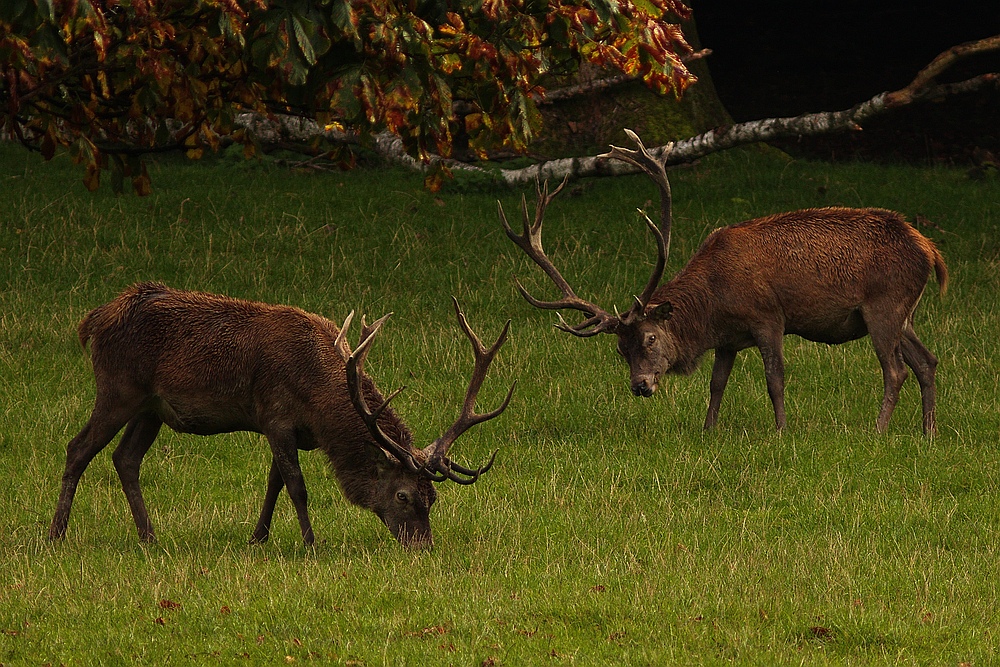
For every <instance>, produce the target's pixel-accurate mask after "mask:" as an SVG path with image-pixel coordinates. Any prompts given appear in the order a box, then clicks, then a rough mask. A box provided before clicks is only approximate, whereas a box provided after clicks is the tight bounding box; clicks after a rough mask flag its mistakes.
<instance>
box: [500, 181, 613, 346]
mask: <svg viewBox="0 0 1000 667" xmlns="http://www.w3.org/2000/svg"><path fill="white" fill-rule="evenodd" d="M568 179H569V177H567V178H565V179H563V182H562V183H561V184H560V185H559V187H558V188H556V189H555V191H554V192H553V193H552V194H549V184H548V183H547V182H546V183H544V184H539V183H538V181H535V194H536V196H537V200H536V203H535V219H534V221H533V222H532V220H531V217H530V216H529V214H528V202H527V200H526V199H525V198H524V197H523V196H522V197H521V212H522V216H523V218H524V232H523V233H522V234H521V235H518V234H516V233H515V232H514V230H513V229H511V226H510V223H508V222H507V216H506V215H505V214H504V211H503V205H501V204H500V202H499V201H498V202H497V211H498V212H499V214H500V223H501V224H502V225H503V229H504V231H505V232H506V233H507V236H508V237H509V238H510V240H511V241H513V242H514V243H515V244H516V245H517V247H519V248H520V249H521V250H523V251H524V253H525V254H526V255H527V256H528V257H530V258H531V259H532V260H533V261H534V262H535V264H537V265H538V266H539V267H541V269H542V271H544V272H545V274H546V275H547V276H548V277H549V278H550V279H551V280H552V282H553V283H555V285H556V287H558V288H559V291H560V292H562V294H563V298H562V299H559V300H557V301H541V300H539V299H536V298H535V297H533V296H531V294H529V293H528V290H526V289H525V288H524V286H523V285H522V284H521V281H520V280H518V279H517V278H516V277H515V278H514V281H515V282H516V283H517V288H518V289H519V290H520V291H521V296H523V297H524V299H525V300H526V301H527V302H528V303H530V304H531V305H532V306H534V307H535V308H544V309H546V310H559V309H561V308H569V309H571V310H578V311H580V312H581V313H583V314H585V315H586V316H587V319H586V320H584V321H583V322H581V323H580V324H577V325H570V324H569V323H567V322H566V320H564V319H562V316H561V315H560V316H559V324H557V325H556V327H558V328H559V329H561V330H563V331H566V332H568V333H571V334H573V335H575V336H580V337H587V336H593V335H595V334H599V333H601V332H603V331H609V330H612V329H613V328H614V327H615V326H616V325H617V321H618V318H617V317H615V316H614V315H612V314H611V313H609V312H607V311H605V310H604V309H602V308H601V307H600V306H598V305H597V304H594V303H591V302H590V301H586V300H584V299H581V298H580V297H578V296H577V295H576V293H575V292H574V291H573V288H572V287H570V285H569V283H568V282H566V279H565V278H563V277H562V274H560V273H559V270H558V269H556V267H555V265H554V264H552V261H551V260H550V259H549V258H548V257H547V256H546V255H545V250H544V249H543V248H542V220H543V218H544V217H545V209H546V207H547V206H548V205H549V203H551V202H552V200H553V199H555V196H556V195H557V194H559V192H561V191H562V189H563V187H565V185H566V182H567V180H568Z"/></svg>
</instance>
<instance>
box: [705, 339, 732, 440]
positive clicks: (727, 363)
mask: <svg viewBox="0 0 1000 667" xmlns="http://www.w3.org/2000/svg"><path fill="white" fill-rule="evenodd" d="M735 361H736V350H731V349H727V348H717V349H716V350H715V363H714V364H712V381H711V383H710V384H709V399H708V414H707V415H705V428H706V429H709V428H712V427H713V426H715V423H716V422H717V421H718V419H719V406H720V405H721V404H722V393H723V392H724V391H725V390H726V385H727V384H728V383H729V374H730V373H732V372H733V363H734V362H735Z"/></svg>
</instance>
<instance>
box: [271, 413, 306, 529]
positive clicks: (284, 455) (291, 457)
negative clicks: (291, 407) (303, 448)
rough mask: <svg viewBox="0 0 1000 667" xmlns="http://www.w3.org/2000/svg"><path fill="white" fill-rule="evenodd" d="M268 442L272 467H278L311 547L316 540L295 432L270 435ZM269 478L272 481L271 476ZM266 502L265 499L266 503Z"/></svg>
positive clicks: (283, 431)
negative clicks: (310, 520) (307, 504)
mask: <svg viewBox="0 0 1000 667" xmlns="http://www.w3.org/2000/svg"><path fill="white" fill-rule="evenodd" d="M267 440H268V442H269V443H271V456H272V457H273V458H272V467H274V466H277V468H278V472H279V473H280V474H281V479H282V480H283V481H284V482H285V487H286V488H287V489H288V495H289V496H291V498H292V504H293V505H294V506H295V514H296V515H298V518H299V528H300V529H301V530H302V541H303V542H305V543H306V545H307V546H308V545H311V544H312V543H313V542H314V540H315V538H314V537H313V529H312V524H311V523H310V522H309V512H308V510H307V509H306V500H307V495H306V481H305V478H304V477H303V476H302V468H300V467H299V450H298V446H297V444H296V441H295V431H294V429H287V430H282V431H278V432H272V433H268V434H267ZM268 478H269V479H270V475H268ZM270 488H271V483H270V481H269V482H268V489H269V490H270ZM279 490H280V489H279ZM275 495H277V494H275ZM266 500H267V499H266V498H265V503H266ZM265 509H266V506H265Z"/></svg>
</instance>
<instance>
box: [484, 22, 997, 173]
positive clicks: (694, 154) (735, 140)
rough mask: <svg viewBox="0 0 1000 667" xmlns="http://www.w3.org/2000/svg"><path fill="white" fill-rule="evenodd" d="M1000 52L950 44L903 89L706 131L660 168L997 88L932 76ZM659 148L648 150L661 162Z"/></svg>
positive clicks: (550, 164) (582, 162) (600, 165)
mask: <svg viewBox="0 0 1000 667" xmlns="http://www.w3.org/2000/svg"><path fill="white" fill-rule="evenodd" d="M996 50H1000V35H997V36H994V37H988V38H986V39H981V40H979V41H976V42H967V43H965V44H960V45H958V46H954V47H952V48H950V49H948V50H947V51H945V52H944V53H942V54H940V55H939V56H937V57H936V58H935V59H934V60H933V61H932V62H931V63H930V64H929V65H928V66H927V67H925V68H924V69H922V70H921V71H920V72H919V73H918V74H917V76H916V78H914V80H913V81H912V82H911V83H910V84H909V85H907V86H906V87H905V88H902V89H900V90H897V91H894V92H887V93H879V94H878V95H876V96H874V97H872V98H871V99H869V100H867V101H865V102H861V103H860V104H857V105H855V106H853V107H851V108H850V109H846V110H844V111H833V112H820V113H811V114H803V115H801V116H795V117H793V118H765V119H763V120H755V121H749V122H746V123H737V124H735V125H730V126H727V127H719V128H715V129H713V130H709V131H708V132H704V133H702V134H699V135H698V136H695V137H691V138H690V139H683V140H680V141H677V142H676V143H675V144H674V146H673V150H672V151H670V153H669V155H668V156H667V157H666V161H665V164H667V165H675V164H683V163H688V162H693V161H694V160H697V159H699V158H701V157H704V156H706V155H709V154H711V153H715V152H718V151H721V150H726V149H728V148H733V147H735V146H742V145H745V144H751V143H757V142H761V141H770V140H772V139H778V138H784V137H798V136H809V135H817V134H826V133H829V132H835V131H838V130H860V129H861V127H862V123H864V122H865V121H867V120H869V119H871V118H873V117H874V116H877V115H879V114H882V113H884V112H886V111H888V110H890V109H896V108H899V107H902V106H906V105H908V104H911V103H912V102H914V101H916V100H919V99H928V98H938V97H944V96H947V95H954V94H958V93H968V92H974V91H978V90H982V89H984V88H987V87H990V86H997V87H1000V72H990V73H987V74H982V75H980V76H977V77H973V78H971V79H967V80H965V81H960V82H957V83H946V84H936V83H935V81H936V80H937V77H938V76H940V75H941V73H942V72H944V71H945V70H947V69H948V68H949V67H951V66H952V65H953V64H955V63H956V62H957V61H959V60H961V59H963V58H966V57H968V56H970V55H973V54H977V53H986V52H990V51H996ZM664 148H665V147H663V146H660V147H658V148H653V149H649V152H650V153H652V154H653V155H654V156H656V157H657V158H659V159H663V153H664ZM631 173H638V169H636V168H635V167H632V166H631V165H628V164H626V163H624V162H618V161H611V160H607V159H605V158H601V157H596V156H595V157H579V158H564V159H559V160H549V161H547V162H542V163H539V164H535V165H531V166H530V167H525V168H523V169H514V170H512V169H504V170H501V171H500V174H501V177H502V178H503V180H504V181H505V182H507V183H509V184H517V185H520V184H525V183H531V182H533V181H534V180H535V179H547V178H553V179H561V178H564V177H566V176H569V177H570V178H583V177H586V176H617V175H620V174H631Z"/></svg>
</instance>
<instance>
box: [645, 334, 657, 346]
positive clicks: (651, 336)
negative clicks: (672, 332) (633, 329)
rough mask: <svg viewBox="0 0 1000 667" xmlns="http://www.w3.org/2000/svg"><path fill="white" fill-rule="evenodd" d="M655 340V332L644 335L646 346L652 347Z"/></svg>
mask: <svg viewBox="0 0 1000 667" xmlns="http://www.w3.org/2000/svg"><path fill="white" fill-rule="evenodd" d="M655 342H656V334H649V336H647V337H646V347H652V346H653V343H655Z"/></svg>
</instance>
